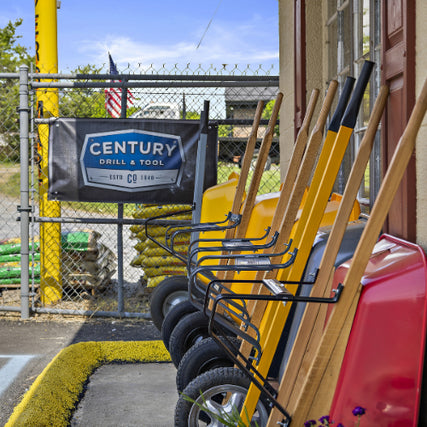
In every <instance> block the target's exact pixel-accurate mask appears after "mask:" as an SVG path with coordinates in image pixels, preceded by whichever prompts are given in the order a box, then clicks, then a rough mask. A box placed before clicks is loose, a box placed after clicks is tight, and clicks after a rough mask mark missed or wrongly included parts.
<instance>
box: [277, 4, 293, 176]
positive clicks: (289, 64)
mask: <svg viewBox="0 0 427 427" xmlns="http://www.w3.org/2000/svg"><path fill="white" fill-rule="evenodd" d="M279 58H280V91H281V92H282V93H283V101H282V106H281V108H280V127H279V129H280V173H281V176H282V180H283V179H284V177H285V174H286V170H287V168H288V164H289V159H290V156H291V154H292V147H293V143H294V97H295V88H294V1H293V0H291V1H290V0H279Z"/></svg>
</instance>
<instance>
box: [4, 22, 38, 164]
mask: <svg viewBox="0 0 427 427" xmlns="http://www.w3.org/2000/svg"><path fill="white" fill-rule="evenodd" d="M21 24H22V19H17V20H16V21H15V22H11V21H9V23H8V24H7V25H6V26H5V27H4V28H0V72H1V73H16V72H18V70H19V66H20V65H28V66H30V65H31V64H34V63H35V61H34V56H32V55H30V54H29V52H28V49H27V48H26V47H24V46H22V45H20V44H19V43H18V40H19V39H20V38H21V36H19V35H17V34H16V32H17V28H18V27H19V26H20V25H21ZM18 106H19V83H18V80H17V79H0V112H1V120H0V160H2V161H5V160H9V161H17V160H18V159H19V124H18V120H17V118H18V117H17V113H16V109H17V107H18Z"/></svg>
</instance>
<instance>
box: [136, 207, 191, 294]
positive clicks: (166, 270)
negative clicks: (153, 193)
mask: <svg viewBox="0 0 427 427" xmlns="http://www.w3.org/2000/svg"><path fill="white" fill-rule="evenodd" d="M185 210H188V211H190V210H191V206H189V205H148V204H139V205H137V206H136V209H135V211H134V213H133V217H134V218H137V219H148V218H152V217H155V216H158V215H163V214H173V213H176V212H181V211H185ZM167 219H168V220H170V221H171V223H173V221H183V220H184V221H187V220H188V221H190V220H191V212H188V213H185V214H179V215H173V216H171V217H169V218H167ZM167 227H168V226H167V225H165V226H163V225H151V224H150V225H148V234H149V235H150V236H152V237H154V239H155V240H156V241H158V242H159V243H161V244H165V240H166V237H165V236H166V232H167ZM130 230H131V232H132V236H131V237H132V238H133V239H136V240H137V243H136V244H135V245H134V248H135V250H136V251H137V254H136V255H135V257H134V258H133V260H132V261H131V265H132V266H134V267H140V268H141V269H142V270H143V272H144V279H145V280H146V282H147V287H155V286H157V285H158V284H159V283H160V282H161V281H162V280H164V279H165V278H166V277H169V276H173V275H177V274H186V273H187V269H186V267H185V263H183V262H182V261H181V260H179V259H178V258H177V257H175V256H173V255H171V254H170V253H169V252H168V251H166V250H165V249H163V248H162V247H161V246H159V245H158V244H157V243H155V242H153V240H151V239H149V238H148V237H147V235H146V233H145V225H132V226H131V227H130ZM189 244H190V234H189V233H185V234H179V235H177V237H176V238H175V239H174V250H175V251H176V252H178V253H179V254H181V255H183V256H185V257H186V255H187V251H188V246H189Z"/></svg>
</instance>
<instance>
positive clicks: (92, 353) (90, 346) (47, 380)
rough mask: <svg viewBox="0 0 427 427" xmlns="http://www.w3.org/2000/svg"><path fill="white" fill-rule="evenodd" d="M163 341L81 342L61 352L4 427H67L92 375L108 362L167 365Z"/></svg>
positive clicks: (34, 384)
mask: <svg viewBox="0 0 427 427" xmlns="http://www.w3.org/2000/svg"><path fill="white" fill-rule="evenodd" d="M169 361H170V355H169V353H168V351H167V350H166V348H165V346H164V344H163V342H162V341H103V342H93V341H90V342H80V343H77V344H72V345H70V346H68V347H66V348H64V349H63V350H61V351H60V352H59V353H58V354H57V355H56V356H55V357H54V358H53V359H52V361H51V362H50V363H49V364H48V365H47V366H46V368H45V369H44V370H43V372H42V373H41V374H40V375H39V376H38V377H37V379H36V380H35V381H34V383H33V385H32V386H31V388H30V389H29V390H28V391H27V393H26V394H25V395H24V397H23V399H22V401H21V402H20V403H19V404H18V405H17V406H16V408H15V410H14V411H13V414H12V415H11V416H10V418H9V421H8V422H7V423H6V425H5V427H12V426H36V425H37V426H55V427H56V426H67V425H69V420H70V417H71V415H72V411H73V410H74V408H75V406H76V404H77V403H78V400H79V397H80V394H81V393H82V392H83V386H84V384H85V382H86V380H87V379H88V378H89V376H90V375H91V374H92V373H93V371H94V370H95V369H96V368H98V367H99V366H101V365H103V364H106V363H110V362H169Z"/></svg>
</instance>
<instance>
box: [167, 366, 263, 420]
mask: <svg viewBox="0 0 427 427" xmlns="http://www.w3.org/2000/svg"><path fill="white" fill-rule="evenodd" d="M249 385H250V380H249V378H247V376H246V375H245V374H244V373H243V372H242V371H240V370H239V369H236V368H217V369H213V370H211V371H208V372H205V373H204V374H202V375H200V376H198V377H196V378H195V379H194V380H193V381H191V383H190V384H188V386H187V387H186V388H185V389H184V391H183V392H182V394H181V395H180V397H179V399H178V402H177V405H176V408H175V427H188V426H198V425H223V424H218V418H223V419H224V416H225V417H226V418H228V417H233V416H235V415H238V414H239V413H240V411H241V409H242V406H243V403H244V401H245V397H246V394H247V391H248V388H249ZM268 414H269V405H268V402H267V401H266V399H265V398H264V397H263V396H261V399H260V400H259V401H258V404H257V406H256V410H255V414H254V416H253V417H252V420H251V422H250V423H248V422H247V420H242V421H243V423H244V425H250V426H259V427H265V426H266V424H267V421H268ZM199 422H201V423H200V424H199ZM233 425H237V420H236V421H235V422H233Z"/></svg>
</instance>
